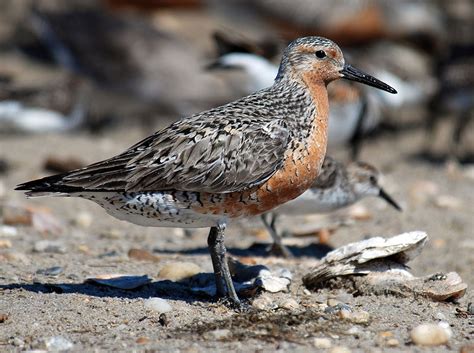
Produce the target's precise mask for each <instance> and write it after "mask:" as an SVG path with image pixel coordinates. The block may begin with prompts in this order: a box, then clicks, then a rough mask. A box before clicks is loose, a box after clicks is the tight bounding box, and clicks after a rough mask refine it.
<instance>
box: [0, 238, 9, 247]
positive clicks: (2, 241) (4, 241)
mask: <svg viewBox="0 0 474 353" xmlns="http://www.w3.org/2000/svg"><path fill="white" fill-rule="evenodd" d="M11 247H12V242H11V241H10V240H8V239H0V249H10V248H11Z"/></svg>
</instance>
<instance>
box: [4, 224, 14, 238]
mask: <svg viewBox="0 0 474 353" xmlns="http://www.w3.org/2000/svg"><path fill="white" fill-rule="evenodd" d="M17 235H18V229H16V227H13V226H5V225H3V226H0V237H16V236H17Z"/></svg>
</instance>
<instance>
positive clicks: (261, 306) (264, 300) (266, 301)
mask: <svg viewBox="0 0 474 353" xmlns="http://www.w3.org/2000/svg"><path fill="white" fill-rule="evenodd" d="M252 307H254V308H255V309H258V310H274V309H276V308H277V307H278V305H277V304H275V302H274V300H273V299H272V298H270V297H269V296H267V295H262V296H260V297H258V298H256V299H254V300H253V301H252Z"/></svg>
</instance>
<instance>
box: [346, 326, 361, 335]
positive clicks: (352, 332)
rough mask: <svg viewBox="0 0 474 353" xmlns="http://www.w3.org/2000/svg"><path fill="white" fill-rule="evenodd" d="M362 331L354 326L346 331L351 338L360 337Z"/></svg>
mask: <svg viewBox="0 0 474 353" xmlns="http://www.w3.org/2000/svg"><path fill="white" fill-rule="evenodd" d="M360 333H361V330H360V329H359V328H358V327H357V326H352V327H351V328H350V329H349V330H347V331H346V334H348V335H351V336H359V335H360Z"/></svg>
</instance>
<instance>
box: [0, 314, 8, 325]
mask: <svg viewBox="0 0 474 353" xmlns="http://www.w3.org/2000/svg"><path fill="white" fill-rule="evenodd" d="M7 320H8V315H7V314H0V324H3V323H4V322H5V321H7Z"/></svg>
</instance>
